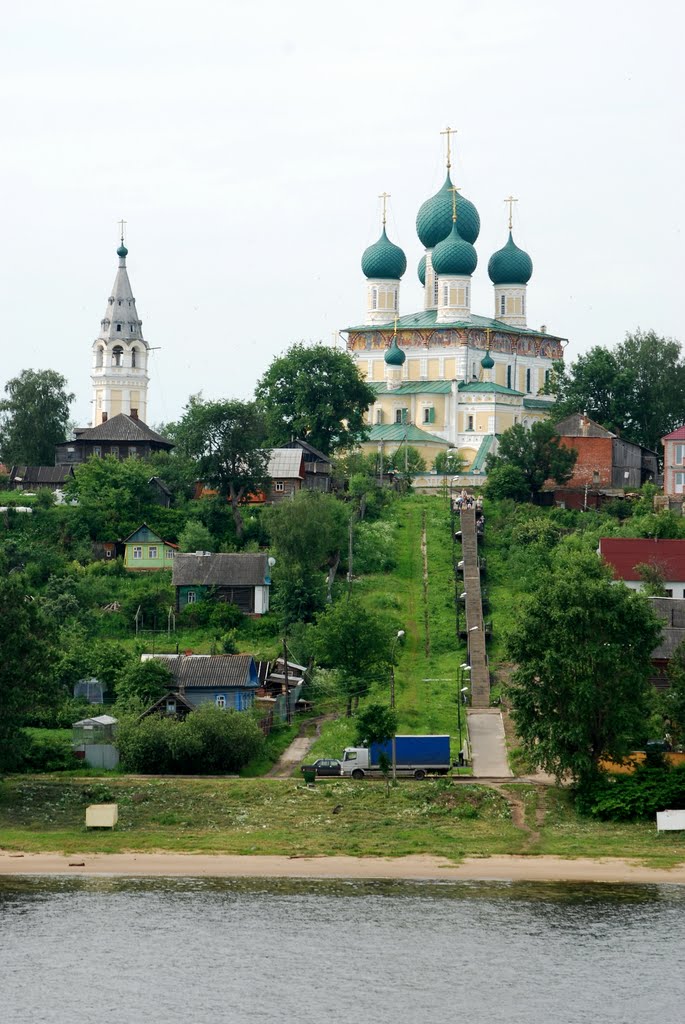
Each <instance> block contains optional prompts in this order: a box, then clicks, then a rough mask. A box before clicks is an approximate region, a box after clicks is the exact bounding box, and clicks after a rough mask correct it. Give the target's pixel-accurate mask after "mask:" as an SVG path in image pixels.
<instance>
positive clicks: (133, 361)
mask: <svg viewBox="0 0 685 1024" xmlns="http://www.w3.org/2000/svg"><path fill="white" fill-rule="evenodd" d="M131 331H133V324H131ZM137 351H138V350H137V349H136V348H132V349H131V366H135V365H136V352H137Z"/></svg>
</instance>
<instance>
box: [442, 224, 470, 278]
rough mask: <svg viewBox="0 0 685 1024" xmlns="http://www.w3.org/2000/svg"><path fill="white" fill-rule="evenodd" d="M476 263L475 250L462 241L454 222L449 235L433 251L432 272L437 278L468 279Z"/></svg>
mask: <svg viewBox="0 0 685 1024" xmlns="http://www.w3.org/2000/svg"><path fill="white" fill-rule="evenodd" d="M477 263H478V254H477V253H476V250H475V249H474V248H473V246H472V245H471V244H470V243H469V242H466V241H464V239H463V238H462V236H461V234H460V231H459V228H458V227H457V221H456V220H455V221H454V222H453V224H452V231H451V234H450V235H448V237H447V238H446V239H445V240H444V242H440V244H439V245H436V247H435V249H434V250H433V270H434V271H435V273H436V274H437V275H438V277H469V276H470V275H471V274H472V273H473V272H474V270H475V269H476V265H477Z"/></svg>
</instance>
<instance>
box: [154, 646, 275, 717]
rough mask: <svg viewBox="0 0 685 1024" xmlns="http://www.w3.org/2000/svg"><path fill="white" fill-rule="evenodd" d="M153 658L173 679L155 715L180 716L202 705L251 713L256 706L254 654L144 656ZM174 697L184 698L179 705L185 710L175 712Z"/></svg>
mask: <svg viewBox="0 0 685 1024" xmlns="http://www.w3.org/2000/svg"><path fill="white" fill-rule="evenodd" d="M150 657H154V658H157V659H158V660H159V661H163V662H164V664H165V665H166V666H167V667H168V669H169V671H170V672H171V675H172V679H173V682H172V684H171V693H170V694H168V695H167V696H166V697H165V698H164V707H163V708H162V707H161V706H160V707H159V708H158V707H157V705H155V706H154V710H155V711H162V713H167V714H179V713H183V710H184V708H185V710H190V708H197V707H199V706H200V704H214V705H215V707H217V708H228V709H230V710H233V711H248V710H249V709H250V708H251V707H252V705H253V704H254V699H255V691H256V690H257V688H258V687H259V685H260V684H259V677H258V675H257V666H256V665H255V662H254V658H253V657H252V655H251V654H155V655H143V658H144V659H145V660H147V658H150ZM174 693H176V694H178V695H179V696H180V697H181V698H182V700H181V701H179V702H177V704H179V705H183V707H181V706H176V707H173V709H172V705H173V703H174V701H173V696H172V695H173V694H174ZM158 703H160V702H158ZM188 706H190V707H188ZM148 710H149V711H152V710H153V709H152V708H151V709H148ZM146 713H147V712H146Z"/></svg>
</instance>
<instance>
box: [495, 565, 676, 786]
mask: <svg viewBox="0 0 685 1024" xmlns="http://www.w3.org/2000/svg"><path fill="white" fill-rule="evenodd" d="M661 629H662V624H661V623H660V622H659V620H658V619H656V618H655V616H654V615H653V613H652V611H651V609H650V607H649V603H648V600H647V598H645V597H644V596H643V595H642V594H638V593H636V592H635V591H631V590H629V589H628V588H627V587H626V586H625V585H624V584H623V583H614V582H613V581H612V578H611V572H610V570H609V569H608V567H607V566H605V565H604V564H603V563H602V562H601V561H600V560H599V559H598V558H597V556H596V555H595V554H594V553H578V552H574V553H573V554H571V555H566V554H564V553H561V554H559V555H558V556H557V557H556V558H555V559H554V561H553V565H552V571H551V572H549V573H545V574H544V575H542V576H541V577H540V578H539V579H538V580H537V582H536V585H535V590H534V591H533V593H532V594H531V596H530V597H529V598H528V600H527V601H526V602H525V603H524V605H523V607H522V608H521V610H520V612H519V614H518V619H517V622H516V624H515V626H514V628H513V630H512V631H511V633H510V634H509V636H508V638H507V640H506V651H507V655H508V657H510V658H511V659H512V660H513V661H515V662H516V664H517V668H516V670H515V671H514V673H513V676H512V680H511V683H510V685H509V687H508V696H509V699H510V700H511V703H512V717H513V719H514V723H515V725H516V730H517V732H518V735H519V736H520V738H521V741H522V744H523V746H524V748H525V750H526V752H527V753H528V755H529V757H530V758H531V759H532V760H533V761H534V762H535V763H536V764H538V765H540V766H541V767H542V768H543V769H544V770H545V771H548V772H551V773H552V774H554V775H556V777H557V778H561V777H562V776H563V775H565V774H566V773H569V774H570V775H571V776H572V777H573V778H574V779H575V780H576V782H578V783H579V785H580V786H581V788H582V787H583V786H584V785H586V784H588V783H590V782H591V781H592V779H593V778H594V777H595V776H596V774H597V771H598V765H599V761H600V760H601V759H602V758H604V757H608V758H612V759H621V758H623V757H625V755H626V754H627V753H628V752H629V751H630V749H631V745H632V742H633V739H634V736H635V734H636V733H638V732H639V730H640V726H641V723H642V721H643V719H644V718H645V717H646V715H647V712H648V708H649V694H650V683H649V675H650V671H651V652H652V651H653V649H654V647H655V646H656V643H657V641H658V638H659V635H660V633H661Z"/></svg>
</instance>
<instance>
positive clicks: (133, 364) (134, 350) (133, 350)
mask: <svg viewBox="0 0 685 1024" xmlns="http://www.w3.org/2000/svg"><path fill="white" fill-rule="evenodd" d="M137 352H138V349H137V348H136V347H135V345H134V346H133V348H132V349H131V366H135V365H136V353H137Z"/></svg>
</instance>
